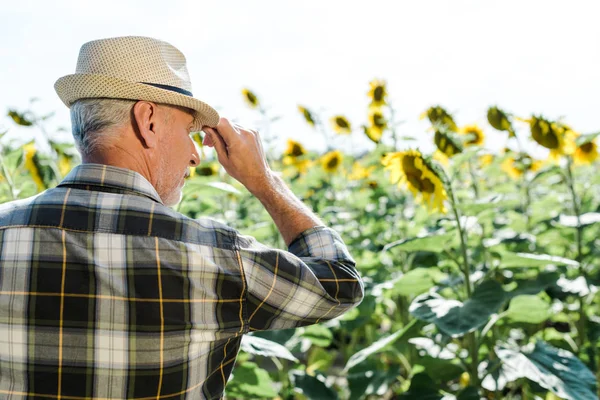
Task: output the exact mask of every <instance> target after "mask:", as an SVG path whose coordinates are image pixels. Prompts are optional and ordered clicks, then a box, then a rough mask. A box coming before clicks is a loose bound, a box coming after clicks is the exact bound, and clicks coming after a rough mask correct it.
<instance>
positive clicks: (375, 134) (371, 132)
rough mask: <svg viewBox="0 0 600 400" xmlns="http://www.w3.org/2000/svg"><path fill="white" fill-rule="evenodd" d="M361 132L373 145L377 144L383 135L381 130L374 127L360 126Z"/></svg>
mask: <svg viewBox="0 0 600 400" xmlns="http://www.w3.org/2000/svg"><path fill="white" fill-rule="evenodd" d="M362 129H363V132H364V133H365V135H367V137H368V138H369V139H371V140H372V141H373V142H374V143H379V141H380V140H381V136H382V135H383V130H382V129H379V128H376V127H374V126H365V125H363V126H362Z"/></svg>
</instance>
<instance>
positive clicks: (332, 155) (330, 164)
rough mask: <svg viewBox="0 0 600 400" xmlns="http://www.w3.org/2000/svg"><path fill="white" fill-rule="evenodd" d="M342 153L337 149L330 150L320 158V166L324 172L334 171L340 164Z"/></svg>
mask: <svg viewBox="0 0 600 400" xmlns="http://www.w3.org/2000/svg"><path fill="white" fill-rule="evenodd" d="M342 158H343V156H342V153H341V152H340V151H339V150H335V151H330V152H329V153H327V154H325V155H323V157H322V158H321V166H322V167H323V169H324V170H325V171H326V172H329V173H334V172H335V171H337V169H338V168H339V166H340V165H341V164H342Z"/></svg>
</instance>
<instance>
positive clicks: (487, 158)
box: [479, 154, 494, 167]
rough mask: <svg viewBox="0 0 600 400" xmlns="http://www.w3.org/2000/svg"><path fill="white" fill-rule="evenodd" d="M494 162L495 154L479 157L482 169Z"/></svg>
mask: <svg viewBox="0 0 600 400" xmlns="http://www.w3.org/2000/svg"><path fill="white" fill-rule="evenodd" d="M493 162H494V155H493V154H484V155H482V156H481V157H479V163H480V164H481V166H482V167H487V166H488V165H491V164H492V163H493Z"/></svg>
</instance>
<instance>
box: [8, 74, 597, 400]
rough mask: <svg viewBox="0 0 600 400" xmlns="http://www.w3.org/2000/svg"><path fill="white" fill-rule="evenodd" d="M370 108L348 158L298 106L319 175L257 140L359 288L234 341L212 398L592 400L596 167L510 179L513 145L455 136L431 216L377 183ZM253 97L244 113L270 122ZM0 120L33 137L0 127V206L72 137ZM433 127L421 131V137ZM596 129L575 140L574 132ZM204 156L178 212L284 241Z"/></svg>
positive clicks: (491, 117) (36, 186)
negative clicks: (299, 318) (321, 310)
mask: <svg viewBox="0 0 600 400" xmlns="http://www.w3.org/2000/svg"><path fill="white" fill-rule="evenodd" d="M378 85H379V84H378ZM257 101H258V99H257ZM258 104H261V105H262V104H265V103H264V101H261V102H260V103H258ZM377 107H379V108H378V109H377V112H378V113H380V114H381V115H383V118H384V119H385V121H386V124H385V128H381V127H379V128H381V129H380V130H377V129H379V128H378V127H377V126H364V128H365V129H366V130H370V131H369V135H371V136H370V137H371V139H373V137H376V138H377V140H376V142H377V145H376V147H375V149H373V150H372V151H368V152H367V151H365V152H364V153H363V154H350V153H351V150H352V148H351V144H352V141H351V140H348V136H340V135H332V133H331V132H328V131H327V128H326V127H325V125H324V124H323V123H322V122H321V121H326V120H327V118H322V117H321V116H320V115H318V114H317V113H316V112H315V111H313V109H312V108H311V111H310V112H309V111H308V110H307V109H306V108H301V109H300V110H299V112H301V114H302V115H304V117H305V119H306V122H307V123H308V124H309V126H310V127H311V128H314V135H318V134H322V135H323V136H324V137H325V139H326V140H327V145H328V147H329V149H328V150H334V149H336V148H339V149H340V150H343V151H344V156H343V159H342V160H341V163H340V165H339V166H338V167H337V170H336V171H335V172H331V171H330V172H328V171H325V170H324V169H323V168H322V167H321V164H320V161H321V160H322V156H323V154H321V153H317V152H314V151H306V153H305V154H303V155H301V156H298V158H297V159H295V160H292V161H293V162H290V159H289V158H288V159H286V157H285V155H281V154H276V153H275V152H274V150H273V146H272V143H274V141H275V140H276V139H277V137H276V136H269V135H265V136H266V137H264V139H265V142H266V143H265V144H266V146H265V150H266V152H267V155H268V158H269V160H270V164H271V165H272V168H273V169H274V170H276V171H281V172H282V176H283V178H284V179H285V180H286V181H287V182H288V183H289V185H290V186H291V188H292V190H293V192H294V193H296V194H297V195H298V197H300V198H301V199H303V200H304V202H305V203H306V204H307V205H308V206H309V207H311V208H312V209H313V210H314V211H315V212H316V213H317V214H318V215H319V216H320V217H321V218H322V219H323V221H324V223H325V224H326V225H328V226H331V227H332V228H333V229H335V230H337V231H338V232H339V233H340V235H341V236H342V237H343V238H344V241H345V242H346V243H347V245H348V247H349V249H350V252H351V254H352V256H353V257H354V259H355V260H356V261H357V268H358V269H359V270H360V272H361V275H362V276H363V277H364V280H365V287H366V295H365V298H364V300H363V302H362V303H361V304H360V305H359V306H357V307H356V308H355V309H353V310H351V311H349V312H348V313H346V314H344V315H343V316H341V317H340V318H337V319H336V320H333V321H327V322H323V323H320V324H317V325H313V326H308V327H303V328H297V329H288V330H283V331H269V332H254V333H253V334H251V335H246V336H245V337H244V339H243V341H242V345H241V351H240V355H239V357H238V361H237V364H236V366H235V368H234V370H233V377H232V378H231V380H230V382H229V383H228V385H227V387H226V394H227V398H229V399H237V398H244V399H245V398H276V397H278V398H280V399H285V400H288V399H289V400H291V399H342V400H347V399H350V400H363V399H368V400H373V399H379V398H398V399H419V400H421V399H442V398H444V399H454V398H456V399H458V400H475V399H480V398H482V397H484V398H487V399H494V400H496V399H536V398H537V399H542V398H544V397H546V399H550V398H552V397H550V396H551V395H550V394H548V393H553V394H554V395H556V396H558V397H559V398H562V399H583V400H586V399H597V398H598V397H597V390H598V388H597V385H596V381H597V380H598V378H600V315H599V314H600V312H599V311H600V296H599V295H598V287H599V286H600V250H599V249H600V242H599V239H598V238H599V237H600V223H599V222H600V191H599V190H598V187H599V186H600V175H599V174H597V173H596V169H597V168H596V167H597V165H598V164H597V161H596V164H592V165H590V166H588V165H581V166H580V165H577V166H576V165H575V164H574V159H573V156H571V155H565V154H563V155H561V157H563V159H562V162H561V163H559V164H548V165H545V166H542V167H541V168H540V169H538V170H533V169H532V170H529V171H525V172H523V173H520V174H516V175H515V173H514V171H512V173H511V171H509V169H508V168H506V165H505V162H506V160H507V159H509V158H510V157H511V156H514V154H515V153H516V152H517V151H516V150H513V151H510V152H507V153H506V154H504V155H502V156H497V155H496V156H494V157H492V160H491V161H490V162H489V163H488V162H484V161H483V160H482V156H485V153H486V152H485V150H484V149H482V148H481V147H477V146H471V147H469V146H467V147H464V148H462V152H459V153H457V154H454V155H452V157H451V158H450V159H449V160H448V164H447V165H445V166H443V167H441V166H436V167H435V168H434V169H435V171H437V173H438V174H439V175H440V182H444V185H445V186H444V189H445V192H446V194H447V200H446V201H445V205H446V208H447V211H448V212H447V213H444V214H442V213H440V212H437V211H431V210H428V207H427V206H426V205H424V204H420V203H417V202H416V201H415V198H414V196H413V194H411V192H410V191H408V190H406V186H405V184H404V183H402V184H400V186H398V185H396V184H391V183H390V181H389V178H390V176H389V175H390V174H389V172H388V171H384V169H383V167H382V165H381V159H382V156H384V155H385V154H389V153H393V152H395V151H396V150H397V149H398V148H399V147H400V140H401V138H402V137H403V136H404V134H400V133H399V132H397V131H396V128H395V127H397V126H398V122H397V121H394V116H393V111H394V110H393V109H392V108H391V107H390V106H389V105H387V104H383V105H382V104H379V105H378V106H377ZM266 109H267V108H263V107H260V108H259V109H257V110H258V112H260V113H262V114H265V115H263V117H265V118H264V120H265V121H276V120H277V116H270V115H266V114H267V112H266V111H265V110H266ZM431 110H433V111H430V112H429V113H428V114H427V113H426V115H429V114H431V115H429V117H430V119H431V118H433V119H434V120H435V121H432V122H434V123H435V127H436V128H437V129H438V130H440V129H442V128H444V127H445V128H444V129H445V130H446V131H448V132H446V131H444V132H445V133H444V135H445V137H446V136H447V137H451V138H452V139H456V138H457V137H458V139H456V140H453V141H452V143H454V142H455V141H459V142H463V141H462V140H460V139H461V137H460V133H459V132H460V128H459V127H458V126H457V125H456V122H457V121H458V119H456V118H454V117H453V116H451V115H450V114H449V113H448V112H447V111H445V110H444V109H442V108H441V107H433V108H432V109H431ZM442 111H443V112H442ZM308 114H310V115H308ZM6 116H7V120H9V121H12V122H11V124H13V123H14V125H18V129H30V130H32V131H33V130H35V131H36V132H38V131H39V132H41V135H38V136H37V140H36V142H35V143H33V142H32V143H29V144H28V145H27V144H26V143H23V142H19V141H17V140H13V141H9V140H8V139H7V138H8V137H9V136H10V135H9V134H6V135H2V134H0V145H1V146H0V202H7V201H11V200H15V199H19V198H25V197H28V196H32V195H34V194H36V193H38V192H39V191H41V190H44V188H46V187H52V186H54V185H56V184H57V183H58V182H60V180H61V179H62V178H63V177H64V176H65V175H66V174H67V173H68V170H69V169H70V168H72V167H73V166H74V165H76V164H77V162H78V155H77V153H76V151H75V149H74V147H73V145H72V144H70V143H62V142H58V141H56V140H54V139H52V135H51V134H49V132H48V131H47V129H46V128H45V124H46V122H47V120H48V119H49V118H50V117H51V114H48V115H46V116H38V115H36V114H35V113H33V112H31V111H20V110H12V109H11V110H9V111H8V113H7V115H6ZM309 117H310V118H309ZM487 117H488V121H489V122H490V124H491V126H493V127H494V128H495V129H496V130H493V131H492V130H490V133H489V134H490V135H492V134H497V135H504V136H505V137H506V146H507V147H512V148H515V147H516V148H518V152H522V149H521V148H520V145H519V143H520V142H519V141H518V140H517V139H518V138H519V136H521V137H522V136H523V135H524V131H526V130H527V129H529V127H528V126H526V125H523V126H522V127H521V125H520V124H521V123H520V121H519V119H518V118H516V117H515V116H513V115H512V114H509V113H508V112H504V111H502V110H500V109H498V108H497V107H493V108H490V111H488V116H487ZM372 122H373V123H375V122H377V121H372ZM352 126H358V124H352ZM265 131H267V130H266V129H265ZM434 132H435V131H431V132H424V133H422V134H423V135H429V139H430V140H432V141H433V140H434V136H435V133H434ZM358 133H360V134H362V133H361V132H358ZM525 133H526V132H525ZM355 134H357V132H354V133H352V135H355ZM417 134H418V135H420V133H415V135H414V136H418V135H417ZM597 136H598V134H589V135H581V136H579V138H578V139H577V141H576V144H577V145H582V144H585V143H591V142H592V141H595V140H597ZM42 139H44V140H42ZM198 139H199V137H198V138H196V140H198ZM313 139H314V138H313V137H311V138H309V139H307V142H308V141H312V140H313ZM440 139H445V138H441V137H440V135H438V142H440V143H439V144H440V145H441V144H444V146H443V147H444V148H448V143H449V142H448V141H444V143H441V141H440ZM46 144H47V146H46ZM31 145H33V146H31ZM457 149H458V146H457ZM204 151H210V149H206V148H205V149H204ZM449 153H452V154H453V153H454V151H449ZM424 156H426V158H427V160H428V162H430V163H433V164H435V162H434V161H431V159H430V158H429V157H428V156H427V155H424ZM509 161H510V160H509ZM299 162H307V163H309V164H307V165H304V164H303V165H304V166H302V165H301V164H300V163H299ZM215 163H216V161H215V157H214V154H210V153H209V154H207V155H206V157H203V160H202V164H201V165H200V166H198V167H197V168H195V170H194V171H195V175H194V176H192V177H191V178H189V179H188V180H187V182H186V185H185V188H184V193H183V200H182V202H181V203H180V204H179V205H178V206H177V207H176V208H177V210H178V211H180V212H182V213H184V214H186V215H188V216H189V217H192V218H196V217H199V216H209V217H212V218H216V219H218V220H221V221H224V222H225V223H227V224H229V225H231V226H233V227H234V228H236V229H239V230H240V231H241V232H242V233H244V234H248V235H252V236H255V237H256V238H257V239H258V240H259V241H261V242H263V243H265V244H267V245H270V246H275V247H279V248H285V245H284V243H283V241H282V239H281V237H280V235H279V232H278V231H277V229H276V227H275V225H274V224H273V223H272V221H271V219H270V217H269V215H268V214H267V212H266V211H265V210H264V207H262V205H261V204H260V202H259V201H258V200H257V199H256V198H254V197H252V196H251V195H250V193H249V192H248V191H247V190H245V188H243V187H242V186H241V185H239V184H238V183H237V182H236V181H234V180H233V179H231V178H230V177H229V176H228V175H227V174H226V173H225V172H224V171H223V170H222V169H220V170H219V169H218V168H216V167H215ZM357 163H358V164H359V165H360V166H362V168H363V169H362V170H361V169H360V168H358V167H356V164H357ZM433 164H432V165H433ZM528 165H531V164H528ZM400 172H401V171H400ZM412 172H413V173H414V174H416V175H418V174H419V173H422V171H417V172H415V170H413V171H412ZM509 174H510V175H509ZM416 175H415V176H416ZM413 178H414V177H413ZM555 398H556V397H555Z"/></svg>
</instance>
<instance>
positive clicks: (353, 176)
mask: <svg viewBox="0 0 600 400" xmlns="http://www.w3.org/2000/svg"><path fill="white" fill-rule="evenodd" d="M374 170H375V166H370V167H363V166H362V165H361V164H360V163H359V162H358V161H357V162H355V163H354V164H353V165H352V172H350V174H349V175H348V179H350V180H351V181H360V180H362V179H367V178H369V177H370V176H371V174H372V173H373V171H374Z"/></svg>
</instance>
